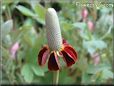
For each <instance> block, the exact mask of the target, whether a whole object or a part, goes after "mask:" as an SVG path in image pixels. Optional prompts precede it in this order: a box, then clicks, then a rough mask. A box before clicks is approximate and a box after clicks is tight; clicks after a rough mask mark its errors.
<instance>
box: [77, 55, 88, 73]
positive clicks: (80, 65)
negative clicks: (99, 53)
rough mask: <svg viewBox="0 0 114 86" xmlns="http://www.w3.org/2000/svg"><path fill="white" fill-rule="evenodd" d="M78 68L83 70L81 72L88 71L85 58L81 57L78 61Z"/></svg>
mask: <svg viewBox="0 0 114 86" xmlns="http://www.w3.org/2000/svg"><path fill="white" fill-rule="evenodd" d="M77 65H78V68H79V69H80V70H81V71H85V70H86V69H87V66H88V64H87V59H86V58H84V57H81V58H80V59H79V61H78V64H77Z"/></svg>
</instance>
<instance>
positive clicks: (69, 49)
mask: <svg viewBox="0 0 114 86" xmlns="http://www.w3.org/2000/svg"><path fill="white" fill-rule="evenodd" d="M64 51H66V52H67V53H68V54H69V56H71V58H73V59H74V60H75V61H76V60H77V59H78V58H77V52H76V51H75V50H74V48H73V47H72V46H71V45H68V44H67V45H64Z"/></svg>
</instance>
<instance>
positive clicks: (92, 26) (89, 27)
mask: <svg viewBox="0 0 114 86" xmlns="http://www.w3.org/2000/svg"><path fill="white" fill-rule="evenodd" d="M87 25H88V29H89V31H93V30H94V24H93V22H92V21H90V20H89V21H88V22H87Z"/></svg>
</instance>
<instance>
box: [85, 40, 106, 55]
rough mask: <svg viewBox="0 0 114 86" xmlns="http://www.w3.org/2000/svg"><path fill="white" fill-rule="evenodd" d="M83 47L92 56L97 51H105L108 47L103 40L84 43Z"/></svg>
mask: <svg viewBox="0 0 114 86" xmlns="http://www.w3.org/2000/svg"><path fill="white" fill-rule="evenodd" d="M83 47H84V48H86V49H87V51H88V52H89V53H90V54H93V53H94V52H95V51H96V49H100V50H102V49H104V48H106V47H107V45H106V43H105V42H104V41H102V40H95V39H93V40H90V41H85V40H84V41H83Z"/></svg>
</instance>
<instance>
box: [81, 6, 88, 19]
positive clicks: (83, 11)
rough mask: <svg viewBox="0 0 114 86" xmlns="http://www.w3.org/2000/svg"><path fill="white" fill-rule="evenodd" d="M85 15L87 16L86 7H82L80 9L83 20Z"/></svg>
mask: <svg viewBox="0 0 114 86" xmlns="http://www.w3.org/2000/svg"><path fill="white" fill-rule="evenodd" d="M87 16H88V11H87V9H86V8H83V9H82V18H83V20H86V18H87Z"/></svg>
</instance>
